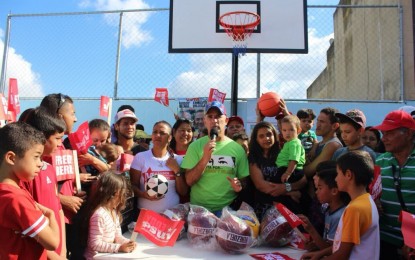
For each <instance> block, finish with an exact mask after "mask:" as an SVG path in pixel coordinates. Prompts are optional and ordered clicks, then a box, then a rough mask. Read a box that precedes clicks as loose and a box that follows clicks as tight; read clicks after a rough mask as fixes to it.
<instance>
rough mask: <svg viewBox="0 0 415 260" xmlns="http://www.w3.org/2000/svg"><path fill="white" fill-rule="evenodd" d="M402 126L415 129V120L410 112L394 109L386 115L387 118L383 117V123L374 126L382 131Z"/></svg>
mask: <svg viewBox="0 0 415 260" xmlns="http://www.w3.org/2000/svg"><path fill="white" fill-rule="evenodd" d="M400 127H404V128H409V129H414V130H415V120H414V119H413V118H412V116H411V115H410V114H408V113H406V112H405V111H402V110H394V111H392V112H390V113H389V114H387V115H386V117H385V119H383V122H382V124H380V125H377V126H374V127H372V128H374V129H377V130H380V131H390V130H394V129H397V128H400Z"/></svg>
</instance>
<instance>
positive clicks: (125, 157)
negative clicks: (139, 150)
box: [119, 153, 134, 172]
mask: <svg viewBox="0 0 415 260" xmlns="http://www.w3.org/2000/svg"><path fill="white" fill-rule="evenodd" d="M133 160H134V155H132V154H128V153H122V154H121V158H120V168H119V170H120V172H125V171H129V170H130V167H131V163H132V162H133Z"/></svg>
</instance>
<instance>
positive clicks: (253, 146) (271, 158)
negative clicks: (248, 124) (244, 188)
mask: <svg viewBox="0 0 415 260" xmlns="http://www.w3.org/2000/svg"><path fill="white" fill-rule="evenodd" d="M261 128H267V129H270V130H271V132H272V134H273V135H274V140H275V142H274V144H273V145H272V146H271V148H270V150H269V154H268V158H266V157H264V155H263V150H262V147H261V145H259V143H258V141H257V135H258V130H259V129H261ZM279 151H280V148H279V144H278V133H277V129H275V127H274V126H273V125H272V124H271V123H269V122H265V121H262V122H259V123H258V124H256V125H255V127H254V129H253V130H252V134H251V138H250V142H249V155H248V161H249V163H255V164H257V165H258V167H261V166H262V165H266V164H268V163H269V162H275V161H276V159H277V156H278V153H279Z"/></svg>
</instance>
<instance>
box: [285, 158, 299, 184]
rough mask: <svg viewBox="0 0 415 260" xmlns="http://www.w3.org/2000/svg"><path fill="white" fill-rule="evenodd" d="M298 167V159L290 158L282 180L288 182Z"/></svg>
mask: <svg viewBox="0 0 415 260" xmlns="http://www.w3.org/2000/svg"><path fill="white" fill-rule="evenodd" d="M296 167H297V161H294V160H290V161H289V162H288V166H287V170H285V172H284V174H283V175H282V176H281V182H287V181H288V179H289V178H290V176H291V174H292V173H293V172H294V170H295V168H296Z"/></svg>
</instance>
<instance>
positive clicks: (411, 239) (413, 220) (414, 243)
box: [399, 210, 415, 249]
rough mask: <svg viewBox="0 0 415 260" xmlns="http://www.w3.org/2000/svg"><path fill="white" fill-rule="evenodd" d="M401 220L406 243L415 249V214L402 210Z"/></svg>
mask: <svg viewBox="0 0 415 260" xmlns="http://www.w3.org/2000/svg"><path fill="white" fill-rule="evenodd" d="M399 221H400V222H402V226H401V230H402V235H403V242H404V244H405V245H407V246H408V247H410V248H413V249H415V215H413V214H411V213H409V212H406V211H403V210H402V211H401V214H400V215H399Z"/></svg>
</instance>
